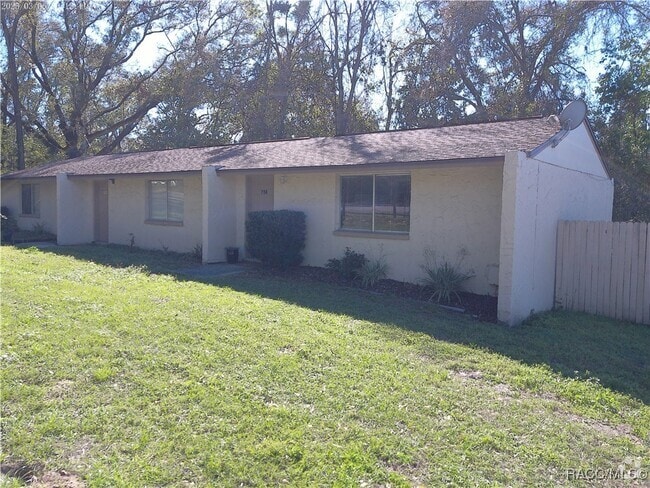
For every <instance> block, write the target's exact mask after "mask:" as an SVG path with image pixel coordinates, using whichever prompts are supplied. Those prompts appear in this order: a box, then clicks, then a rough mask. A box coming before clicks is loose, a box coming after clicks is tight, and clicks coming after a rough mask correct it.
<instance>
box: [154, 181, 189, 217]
mask: <svg viewBox="0 0 650 488" xmlns="http://www.w3.org/2000/svg"><path fill="white" fill-rule="evenodd" d="M154 182H157V183H164V184H165V190H166V194H167V198H166V212H165V214H166V216H165V218H155V217H152V215H151V213H152V201H151V199H152V196H153V191H152V188H153V186H152V183H154ZM171 182H177V183H181V184H182V185H183V211H182V216H181V218H180V219H172V218H170V211H169V183H171ZM184 220H185V183H184V182H183V180H182V179H180V178H166V179H155V180H147V220H146V222H147V223H150V224H168V225H183V221H184Z"/></svg>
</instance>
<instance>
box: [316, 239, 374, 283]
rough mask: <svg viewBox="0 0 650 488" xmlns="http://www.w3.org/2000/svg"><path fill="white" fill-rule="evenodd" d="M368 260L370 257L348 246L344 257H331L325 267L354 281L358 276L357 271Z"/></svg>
mask: <svg viewBox="0 0 650 488" xmlns="http://www.w3.org/2000/svg"><path fill="white" fill-rule="evenodd" d="M367 262H368V259H366V256H364V255H363V254H361V253H358V252H355V251H353V250H352V249H350V248H349V247H346V248H345V254H344V255H343V257H342V258H340V259H336V258H334V259H330V260H329V261H327V264H326V265H325V267H326V268H329V269H331V270H333V271H335V272H336V273H338V275H339V276H340V277H341V278H342V279H344V280H345V281H352V280H354V278H356V277H357V273H358V272H359V270H360V269H361V268H363V266H365V265H366V263H367Z"/></svg>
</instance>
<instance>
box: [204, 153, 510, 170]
mask: <svg viewBox="0 0 650 488" xmlns="http://www.w3.org/2000/svg"><path fill="white" fill-rule="evenodd" d="M504 157H505V156H487V157H479V158H460V159H435V160H424V161H386V162H376V163H359V164H328V165H318V166H317V165H313V166H276V167H273V168H227V167H225V166H218V165H208V166H213V167H214V168H215V170H216V171H217V173H246V174H250V173H278V172H282V173H298V172H310V173H312V172H316V171H320V172H322V171H330V170H333V171H339V172H340V171H344V170H350V171H354V170H362V169H365V168H370V169H372V168H386V167H395V168H397V169H399V168H408V169H418V168H430V167H432V166H458V165H477V164H500V163H503V160H504Z"/></svg>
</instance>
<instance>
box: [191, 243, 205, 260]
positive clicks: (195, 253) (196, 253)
mask: <svg viewBox="0 0 650 488" xmlns="http://www.w3.org/2000/svg"><path fill="white" fill-rule="evenodd" d="M191 254H192V257H193V258H194V259H196V260H197V261H203V246H202V245H201V244H200V243H199V244H196V245H195V246H194V247H193V248H192V253H191Z"/></svg>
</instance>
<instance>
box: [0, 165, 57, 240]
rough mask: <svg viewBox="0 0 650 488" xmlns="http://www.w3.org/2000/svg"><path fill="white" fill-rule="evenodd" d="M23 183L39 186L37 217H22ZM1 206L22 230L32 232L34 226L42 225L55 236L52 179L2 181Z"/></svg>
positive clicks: (54, 199) (53, 182)
mask: <svg viewBox="0 0 650 488" xmlns="http://www.w3.org/2000/svg"><path fill="white" fill-rule="evenodd" d="M23 183H36V184H38V185H39V198H40V212H39V215H38V217H31V216H23V215H21V214H20V212H21V210H22V191H21V185H22V184H23ZM1 185H2V188H1V189H2V198H1V200H2V206H3V207H8V208H9V210H10V211H11V215H12V216H13V217H14V218H15V219H16V221H17V222H18V227H19V228H21V229H23V230H32V229H33V228H34V225H43V226H44V227H45V230H46V231H48V232H51V233H53V234H56V226H57V221H56V181H55V179H54V178H33V179H24V180H5V179H3V180H2V183H1Z"/></svg>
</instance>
